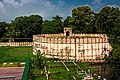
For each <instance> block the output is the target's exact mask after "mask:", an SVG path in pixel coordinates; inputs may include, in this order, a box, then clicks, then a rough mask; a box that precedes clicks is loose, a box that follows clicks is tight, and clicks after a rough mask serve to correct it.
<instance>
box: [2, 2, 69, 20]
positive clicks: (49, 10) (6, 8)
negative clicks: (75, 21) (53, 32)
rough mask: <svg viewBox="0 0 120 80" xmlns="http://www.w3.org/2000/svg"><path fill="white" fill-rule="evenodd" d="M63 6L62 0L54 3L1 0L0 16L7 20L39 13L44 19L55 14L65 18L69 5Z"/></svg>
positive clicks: (50, 17)
mask: <svg viewBox="0 0 120 80" xmlns="http://www.w3.org/2000/svg"><path fill="white" fill-rule="evenodd" d="M1 4H2V5H1ZM65 7H66V4H65V1H63V0H58V1H57V3H56V4H53V3H52V2H51V1H50V0H2V2H0V14H1V15H3V16H0V18H1V19H2V20H3V21H7V22H9V21H11V20H14V18H16V17H18V16H29V15H40V16H42V17H43V19H44V20H46V19H52V17H53V16H56V15H60V16H61V17H63V18H65V17H66V16H67V15H68V14H70V11H71V8H69V7H70V6H67V7H68V8H65ZM1 11H2V12H4V14H3V13H2V12H1ZM8 20H9V21H8Z"/></svg>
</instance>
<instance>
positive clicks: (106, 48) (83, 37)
mask: <svg viewBox="0 0 120 80" xmlns="http://www.w3.org/2000/svg"><path fill="white" fill-rule="evenodd" d="M38 50H40V51H41V52H44V53H45V55H44V56H45V57H49V58H59V59H61V60H73V61H74V60H76V61H91V62H92V61H100V60H103V59H104V58H105V57H106V56H108V55H109V52H110V51H111V50H112V47H111V45H110V44H109V42H108V37H107V35H106V34H74V33H72V29H71V28H68V27H65V28H64V33H62V34H38V35H33V54H36V52H37V51H38Z"/></svg>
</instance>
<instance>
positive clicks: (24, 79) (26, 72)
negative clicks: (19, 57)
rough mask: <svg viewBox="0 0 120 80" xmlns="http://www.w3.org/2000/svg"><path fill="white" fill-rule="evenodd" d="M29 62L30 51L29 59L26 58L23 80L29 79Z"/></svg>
mask: <svg viewBox="0 0 120 80" xmlns="http://www.w3.org/2000/svg"><path fill="white" fill-rule="evenodd" d="M29 64H30V53H29V52H28V59H27V60H26V64H25V68H24V72H23V75H22V80H27V76H28V72H29Z"/></svg>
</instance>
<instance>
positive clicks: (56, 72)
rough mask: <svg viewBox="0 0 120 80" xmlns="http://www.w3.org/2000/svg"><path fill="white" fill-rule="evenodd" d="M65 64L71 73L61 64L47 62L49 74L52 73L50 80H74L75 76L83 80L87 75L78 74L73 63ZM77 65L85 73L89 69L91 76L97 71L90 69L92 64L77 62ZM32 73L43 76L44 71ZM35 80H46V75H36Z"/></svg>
mask: <svg viewBox="0 0 120 80" xmlns="http://www.w3.org/2000/svg"><path fill="white" fill-rule="evenodd" d="M65 64H66V65H67V67H68V68H69V69H70V71H67V70H66V69H65V67H64V66H63V64H62V63H61V62H52V61H50V62H46V66H47V70H48V72H50V76H49V78H50V80H73V78H72V77H73V76H75V77H76V79H77V80H82V79H83V78H84V77H85V76H86V74H78V73H77V70H78V68H77V67H76V66H74V64H73V63H72V62H65ZM77 64H78V65H79V66H80V67H81V68H82V69H83V70H85V71H87V69H88V68H90V69H91V72H92V73H91V74H93V73H95V69H93V68H91V67H90V65H91V64H90V63H80V62H77ZM32 70H33V71H32V73H34V74H41V71H43V70H44V69H32ZM34 79H35V80H42V79H44V80H45V79H46V77H45V75H44V76H38V77H35V75H34Z"/></svg>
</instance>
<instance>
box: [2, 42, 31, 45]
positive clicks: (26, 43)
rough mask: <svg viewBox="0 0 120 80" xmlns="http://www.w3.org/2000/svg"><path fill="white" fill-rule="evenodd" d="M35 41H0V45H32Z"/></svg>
mask: <svg viewBox="0 0 120 80" xmlns="http://www.w3.org/2000/svg"><path fill="white" fill-rule="evenodd" d="M32 44H33V42H0V46H32Z"/></svg>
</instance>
